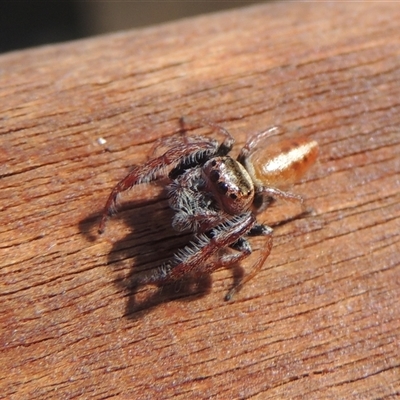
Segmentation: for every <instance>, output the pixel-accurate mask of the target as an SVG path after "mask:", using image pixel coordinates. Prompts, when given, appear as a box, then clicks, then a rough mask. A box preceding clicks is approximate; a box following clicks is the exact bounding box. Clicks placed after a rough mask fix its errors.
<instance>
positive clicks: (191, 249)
mask: <svg viewBox="0 0 400 400" xmlns="http://www.w3.org/2000/svg"><path fill="white" fill-rule="evenodd" d="M255 225H256V220H255V217H254V215H253V214H252V213H249V212H248V213H244V214H241V215H239V216H235V217H233V218H232V219H231V220H229V221H227V222H224V223H222V224H220V225H218V226H217V227H215V228H214V229H213V230H212V231H211V232H209V234H208V235H206V234H198V235H196V236H195V240H194V241H193V242H191V243H189V244H188V245H187V246H185V247H184V248H183V249H181V250H179V251H178V252H177V253H175V255H174V257H173V259H172V260H171V261H170V262H169V263H167V264H164V265H162V266H161V267H159V268H157V269H156V270H154V271H150V273H148V274H144V275H142V276H139V277H138V278H137V280H136V283H137V284H141V285H142V284H149V283H151V284H165V283H169V282H173V281H177V280H180V279H182V278H183V277H184V276H185V275H187V274H191V273H211V272H213V271H214V270H216V269H219V268H221V267H224V266H228V265H231V264H232V263H234V262H237V261H240V260H242V259H243V258H245V257H247V256H248V255H249V254H250V252H251V249H250V248H249V247H248V248H247V247H245V248H242V251H240V252H238V253H236V254H228V255H224V256H222V257H221V258H220V259H219V260H218V261H211V260H210V259H211V257H213V256H216V255H217V253H218V252H219V250H220V249H225V248H228V247H229V246H231V245H232V244H233V243H235V242H237V241H238V239H240V238H241V237H242V236H244V235H246V234H247V233H248V232H250V231H251V230H252V228H253V227H254V226H255Z"/></svg>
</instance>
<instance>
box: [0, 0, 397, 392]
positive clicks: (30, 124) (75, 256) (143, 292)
mask: <svg viewBox="0 0 400 400" xmlns="http://www.w3.org/2000/svg"><path fill="white" fill-rule="evenodd" d="M398 21H400V7H399V6H398V5H397V4H396V3H378V2H376V3H368V2H364V3H347V4H346V3H336V4H315V3H309V4H299V3H281V4H279V3H278V4H271V5H261V6H256V7H250V8H248V9H242V10H240V9H238V10H235V11H232V12H228V13H222V14H215V15H210V16H204V17H200V18H196V19H192V20H186V21H181V22H177V23H173V24H169V25H163V26H159V27H154V28H150V29H144V30H139V31H131V32H122V33H119V34H114V35H108V36H103V37H98V38H93V39H89V40H82V41H77V42H74V43H68V44H61V45H54V46H48V47H43V48H37V49H31V50H26V51H21V52H15V53H9V54H4V55H2V56H0V120H1V125H0V133H1V136H0V158H1V165H0V175H1V181H0V182H1V191H0V196H1V203H0V205H1V214H0V243H1V250H0V263H1V278H0V285H1V286H0V301H1V305H0V318H1V325H0V333H1V336H0V344H1V354H0V365H1V368H0V369H1V371H2V372H1V374H0V377H1V379H0V397H2V398H8V399H75V398H93V399H105V398H107V399H111V398H122V399H133V398H135V399H155V398H157V399H167V398H177V399H187V398H193V399H197V398H199V399H209V398H216V399H239V398H240V399H289V398H290V399H302V398H306V399H326V398H330V399H350V398H355V399H389V398H392V399H394V398H396V397H398V396H400V350H399V341H400V322H399V321H400V306H399V302H400V255H399V249H400V246H399V228H400V156H399V154H400V35H399V25H398ZM182 115H191V116H205V117H207V118H209V119H212V120H213V121H216V122H219V123H220V124H222V125H223V126H224V127H226V128H227V129H229V130H230V132H231V133H232V134H233V135H234V136H235V138H236V139H237V145H236V147H235V150H234V154H237V153H238V151H239V149H240V147H241V146H242V145H243V143H244V142H245V140H246V138H247V137H248V136H249V135H251V134H254V133H255V132H257V131H260V130H263V129H265V128H267V127H270V126H274V125H280V126H282V127H284V130H285V135H287V136H289V137H293V136H296V135H299V136H300V135H301V136H306V137H310V138H312V139H315V140H317V141H318V142H319V144H320V158H319V163H318V164H317V165H316V166H315V167H314V168H313V169H312V171H311V173H310V174H309V175H308V177H307V178H306V179H305V180H304V181H303V182H302V183H300V184H299V185H296V186H295V187H294V189H293V191H294V192H296V193H300V194H303V195H304V197H305V198H306V199H307V204H308V206H310V207H312V208H313V209H314V212H313V213H311V214H308V215H306V216H303V217H301V218H294V216H295V215H296V214H297V213H298V211H299V210H298V208H296V206H293V205H290V204H285V203H282V202H277V204H276V205H274V206H273V207H272V208H270V209H268V210H267V211H266V212H264V213H263V214H262V215H261V216H260V217H259V219H260V221H264V222H267V223H270V224H271V225H272V226H275V233H274V248H273V250H272V254H271V256H270V257H269V259H268V261H267V263H266V264H265V266H264V268H263V269H262V271H261V272H260V274H259V275H258V276H257V278H255V279H254V280H253V281H251V282H250V283H249V284H247V285H246V286H245V287H244V288H243V289H242V291H241V292H240V293H239V294H238V295H237V297H236V298H235V299H234V300H233V301H232V302H230V303H227V302H224V301H223V297H224V295H225V294H226V292H227V290H229V288H230V287H231V286H232V283H233V280H234V279H237V278H238V276H239V275H240V274H241V273H243V270H241V269H239V268H235V269H233V270H221V271H218V272H216V273H214V274H213V275H212V276H211V277H204V278H203V279H201V280H200V282H197V283H196V282H183V283H182V284H181V285H180V286H178V287H177V286H174V287H171V288H164V289H158V288H156V287H152V286H148V287H142V288H139V290H138V291H137V292H132V290H130V289H129V287H128V286H129V277H130V276H132V275H133V274H135V273H136V272H137V271H141V270H144V269H149V268H154V267H156V266H157V265H159V263H160V262H162V261H163V260H165V259H166V258H167V257H168V256H169V255H170V254H171V253H172V252H173V251H174V250H176V249H177V248H178V247H179V246H180V245H182V244H184V243H186V241H187V240H188V238H187V236H185V235H182V234H177V233H174V232H173V231H172V229H171V227H170V223H169V219H170V213H169V212H168V207H167V204H166V201H165V196H164V195H163V194H162V192H161V188H160V187H159V186H157V185H151V186H147V187H143V188H138V189H135V190H134V191H131V192H130V193H128V194H127V195H125V196H124V200H125V201H123V209H124V211H123V212H121V213H120V214H118V216H116V217H115V218H113V219H112V220H111V221H110V222H109V224H108V226H107V230H106V232H105V233H104V234H103V235H102V236H98V235H97V232H96V228H97V223H98V216H99V212H100V210H101V208H102V207H103V205H104V202H105V200H106V197H107V196H108V194H109V192H110V190H111V188H112V187H113V186H114V185H115V184H116V183H117V181H118V180H119V179H121V178H122V177H123V176H124V175H125V174H126V173H127V172H128V171H129V168H130V166H132V165H134V164H140V163H142V162H144V161H145V160H147V158H148V156H149V154H150V152H151V151H152V147H153V145H154V143H155V141H156V140H157V139H158V138H161V137H170V136H171V135H173V134H175V133H177V132H178V131H179V125H178V118H179V117H181V116H182ZM200 132H202V133H207V132H208V131H206V130H204V129H194V130H192V131H191V133H192V134H198V133H200ZM210 134H212V135H214V134H213V133H210ZM102 139H104V140H105V141H106V143H104V141H103V140H102ZM279 221H285V223H279ZM252 244H253V247H254V248H257V247H260V246H262V241H260V240H254V241H253V242H252ZM250 261H251V260H248V261H245V262H243V263H242V266H243V269H244V270H248V269H249V268H251V262H250Z"/></svg>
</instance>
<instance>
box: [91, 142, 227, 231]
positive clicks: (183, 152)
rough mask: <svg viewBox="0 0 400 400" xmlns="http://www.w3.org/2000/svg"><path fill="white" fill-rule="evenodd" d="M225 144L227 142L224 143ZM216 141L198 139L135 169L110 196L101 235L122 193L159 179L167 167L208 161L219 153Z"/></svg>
mask: <svg viewBox="0 0 400 400" xmlns="http://www.w3.org/2000/svg"><path fill="white" fill-rule="evenodd" d="M224 143H225V142H224ZM224 143H223V144H221V145H218V142H217V141H216V140H210V139H207V138H202V140H200V139H198V140H196V141H194V142H193V143H181V144H179V145H177V146H176V147H173V148H171V149H170V150H168V151H167V152H165V153H164V154H163V155H162V156H159V157H157V158H154V159H153V160H150V161H148V162H147V163H146V164H144V165H142V166H138V167H135V168H134V169H133V170H132V171H131V172H130V173H129V174H128V175H127V176H126V177H125V178H124V179H122V180H121V181H120V182H119V183H118V184H117V185H116V186H115V187H114V189H113V190H112V192H111V194H110V195H109V197H108V199H107V202H106V205H105V207H104V211H103V213H102V217H101V221H100V224H99V229H98V230H99V233H102V232H104V228H105V224H106V221H107V219H108V218H109V217H110V216H112V215H113V214H115V212H116V204H117V199H118V196H119V194H120V193H122V192H124V191H126V190H128V189H131V188H132V187H133V186H135V185H138V184H141V183H147V182H151V181H153V180H155V179H157V178H159V177H160V176H162V175H165V174H163V172H164V170H165V169H166V168H167V167H170V166H171V165H172V166H175V168H177V167H176V166H177V165H178V166H181V167H180V168H183V166H185V165H186V164H192V163H196V162H199V160H202V159H208V158H210V157H213V156H214V155H215V154H217V153H218V151H219V149H220V147H221V146H222V145H225V144H224Z"/></svg>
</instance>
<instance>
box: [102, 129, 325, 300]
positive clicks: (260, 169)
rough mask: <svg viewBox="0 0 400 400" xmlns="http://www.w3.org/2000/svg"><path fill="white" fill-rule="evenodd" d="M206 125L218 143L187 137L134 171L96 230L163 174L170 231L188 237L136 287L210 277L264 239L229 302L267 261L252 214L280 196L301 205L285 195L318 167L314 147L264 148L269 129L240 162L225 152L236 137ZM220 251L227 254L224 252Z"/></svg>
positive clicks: (266, 230) (263, 230)
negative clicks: (125, 196) (121, 201)
mask: <svg viewBox="0 0 400 400" xmlns="http://www.w3.org/2000/svg"><path fill="white" fill-rule="evenodd" d="M204 122H205V123H206V124H207V125H209V126H211V127H212V128H214V129H216V130H218V131H219V132H220V133H222V134H223V135H224V137H225V139H224V140H223V142H222V143H221V144H219V143H218V141H216V140H215V139H210V138H206V137H202V136H195V137H185V139H184V140H181V141H177V142H176V143H175V144H174V145H173V146H172V147H171V148H170V149H169V150H167V151H166V152H165V153H164V154H163V155H161V156H159V157H156V158H154V159H152V160H150V161H148V162H147V163H146V164H144V165H142V166H138V167H135V168H134V169H133V170H132V171H131V172H130V173H129V174H128V175H127V176H126V177H125V178H124V179H123V180H122V181H120V182H119V183H118V184H117V186H115V188H114V189H113V190H112V192H111V194H110V196H109V198H108V200H107V203H106V205H105V209H104V212H103V216H102V219H101V222H100V226H99V232H100V233H101V232H103V231H104V227H105V223H106V220H107V219H108V217H109V216H111V215H112V214H113V213H115V210H116V202H117V197H118V195H119V194H120V193H121V192H123V191H125V190H128V189H130V188H132V187H133V186H134V185H138V184H141V183H147V182H150V181H153V180H156V179H158V178H160V177H163V176H166V175H167V176H168V178H169V180H170V183H169V185H168V186H167V191H168V197H169V205H170V207H171V208H172V210H174V212H175V214H174V216H173V220H172V226H173V227H174V228H175V229H176V230H178V231H190V232H192V233H193V239H192V241H191V242H189V243H188V244H187V245H186V246H185V247H183V248H182V249H179V250H178V251H177V252H176V253H175V254H174V256H173V257H172V259H171V260H170V261H169V262H167V263H164V264H163V265H161V266H160V267H158V268H157V269H155V270H153V271H150V272H149V273H146V274H144V275H142V276H140V277H138V278H137V283H140V284H147V283H154V284H163V283H168V282H172V281H176V280H178V279H181V278H182V277H183V276H185V275H186V274H194V273H204V272H206V273H211V272H212V271H214V270H216V269H218V268H221V267H224V266H229V265H231V264H233V263H236V262H239V261H240V260H242V259H243V258H245V257H247V256H248V255H249V254H250V253H251V247H250V244H249V242H248V240H247V238H248V237H249V236H265V238H266V245H265V247H264V249H263V252H262V256H260V257H259V258H258V260H257V261H256V264H255V265H254V267H253V269H252V271H251V272H250V273H249V274H247V275H246V276H245V277H244V278H243V279H242V281H241V282H239V284H238V285H236V286H235V287H234V288H233V289H231V290H230V291H229V292H228V294H227V295H226V299H227V300H229V299H231V298H232V296H233V294H234V293H235V292H236V291H237V290H238V288H240V287H241V286H242V285H243V284H244V283H245V282H247V281H248V280H249V279H251V278H252V277H253V276H254V275H255V274H256V273H257V272H258V270H259V269H260V268H261V266H262V265H263V263H264V261H265V260H266V259H267V257H268V255H269V253H270V251H271V247H272V229H271V228H270V227H268V226H265V225H262V224H259V223H257V220H256V216H255V213H256V212H257V209H261V208H262V204H263V198H264V197H265V198H271V197H279V198H285V199H289V200H296V201H300V202H302V198H301V197H300V196H298V195H295V194H293V193H289V192H285V191H283V190H282V188H286V187H288V186H290V185H291V184H293V183H294V182H296V181H297V180H298V179H299V178H300V177H301V176H302V175H304V173H305V172H306V171H307V170H308V169H309V167H310V166H311V165H312V164H313V163H314V162H315V160H316V158H317V154H318V145H317V143H316V142H315V141H309V140H306V139H298V140H296V141H284V142H279V143H275V144H273V145H270V146H264V143H263V142H264V141H265V139H266V137H267V136H269V135H270V133H271V129H270V130H267V131H265V132H262V133H259V134H258V135H256V136H255V137H254V138H253V139H251V140H250V141H249V142H248V143H247V144H246V145H245V146H244V147H243V149H242V150H241V152H240V154H239V156H238V159H237V160H234V159H233V158H232V157H230V156H229V155H228V154H229V152H230V151H231V149H232V147H233V144H234V139H233V137H232V136H231V135H230V134H229V132H227V131H226V130H225V129H224V128H222V127H221V126H219V125H216V124H214V123H211V122H209V121H204ZM221 249H226V250H227V251H226V252H223V253H221V252H220V250H221Z"/></svg>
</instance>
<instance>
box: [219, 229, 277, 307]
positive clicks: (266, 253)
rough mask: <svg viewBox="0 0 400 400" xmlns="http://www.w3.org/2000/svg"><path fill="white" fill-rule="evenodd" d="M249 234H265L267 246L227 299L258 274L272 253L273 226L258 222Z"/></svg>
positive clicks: (228, 294)
mask: <svg viewBox="0 0 400 400" xmlns="http://www.w3.org/2000/svg"><path fill="white" fill-rule="evenodd" d="M248 236H265V237H266V238H267V243H266V245H265V247H263V249H262V255H261V256H260V257H259V258H258V259H257V262H256V263H255V265H254V266H253V269H252V270H251V271H250V272H249V273H248V274H247V275H245V276H244V278H243V279H242V280H241V281H240V282H239V283H238V284H237V285H236V286H234V287H233V288H232V289H231V290H230V291H229V292H228V293H227V295H226V296H225V300H226V301H229V300H231V299H232V297H233V296H234V295H235V293H236V292H237V291H239V290H240V289H241V288H242V287H243V285H244V284H245V283H247V282H248V281H249V280H250V279H252V278H254V277H255V276H256V275H257V274H258V272H259V271H260V269H261V267H262V266H263V265H264V263H265V261H266V260H267V258H268V256H269V255H270V253H271V249H272V228H270V227H269V226H266V225H262V224H256V225H254V226H253V228H252V229H250V231H249V232H248Z"/></svg>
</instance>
